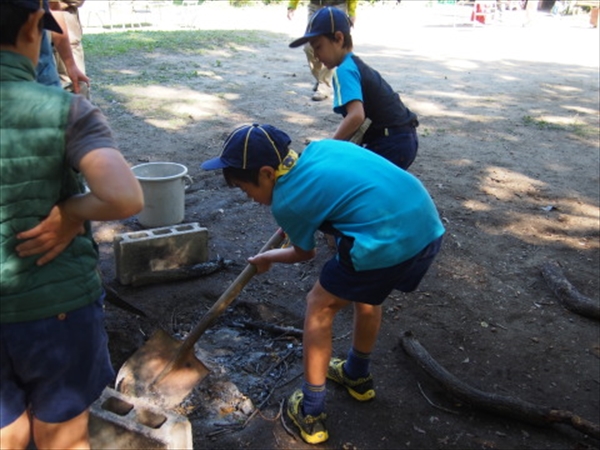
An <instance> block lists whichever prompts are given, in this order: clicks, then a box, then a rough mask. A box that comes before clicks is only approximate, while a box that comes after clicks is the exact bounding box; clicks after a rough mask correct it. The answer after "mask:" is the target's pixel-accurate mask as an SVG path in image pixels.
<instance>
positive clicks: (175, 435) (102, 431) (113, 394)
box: [89, 387, 193, 450]
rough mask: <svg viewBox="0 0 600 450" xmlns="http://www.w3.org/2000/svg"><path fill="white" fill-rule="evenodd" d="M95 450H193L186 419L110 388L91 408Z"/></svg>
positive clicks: (190, 433)
mask: <svg viewBox="0 0 600 450" xmlns="http://www.w3.org/2000/svg"><path fill="white" fill-rule="evenodd" d="M89 433H90V443H91V447H92V449H94V450H96V449H110V450H114V449H117V448H118V449H121V450H127V449H136V450H137V449H142V448H143V449H154V448H156V449H193V440H192V425H191V424H190V421H189V420H188V419H187V417H184V416H181V415H179V414H175V413H174V412H172V411H166V410H163V409H161V408H158V407H157V406H154V405H152V404H150V403H149V402H148V401H147V400H142V399H138V398H132V397H129V396H126V395H124V394H122V393H120V392H118V391H115V390H114V389H111V388H109V387H107V388H105V389H104V392H102V395H101V396H100V398H99V399H98V400H96V401H95V402H94V403H93V404H92V407H91V409H90V421H89Z"/></svg>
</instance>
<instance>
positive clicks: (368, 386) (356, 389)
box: [327, 358, 375, 402]
mask: <svg viewBox="0 0 600 450" xmlns="http://www.w3.org/2000/svg"><path fill="white" fill-rule="evenodd" d="M345 362H346V360H345V359H340V358H331V361H329V367H328V368H327V378H329V379H330V380H332V381H335V382H336V383H338V384H341V385H342V386H344V387H345V388H346V389H347V390H348V392H349V393H350V395H351V396H352V397H354V398H355V399H356V400H358V401H359V402H366V401H368V400H372V399H374V398H375V389H373V375H371V374H369V376H368V377H365V378H359V379H358V380H353V379H351V378H348V376H347V375H346V373H345V372H344V363H345Z"/></svg>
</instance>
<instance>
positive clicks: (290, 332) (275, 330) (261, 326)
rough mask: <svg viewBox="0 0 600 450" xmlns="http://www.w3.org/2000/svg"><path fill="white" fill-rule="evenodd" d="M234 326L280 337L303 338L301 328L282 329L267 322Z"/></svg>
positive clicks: (237, 323) (249, 322)
mask: <svg viewBox="0 0 600 450" xmlns="http://www.w3.org/2000/svg"><path fill="white" fill-rule="evenodd" d="M233 325H234V326H238V327H241V328H246V329H248V330H264V331H267V332H269V333H272V334H278V335H286V336H294V337H300V338H301V337H302V334H303V331H302V330H300V329H299V328H294V327H282V326H280V325H275V324H272V323H267V322H253V321H242V322H234V323H233Z"/></svg>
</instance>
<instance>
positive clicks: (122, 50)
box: [83, 30, 269, 59]
mask: <svg viewBox="0 0 600 450" xmlns="http://www.w3.org/2000/svg"><path fill="white" fill-rule="evenodd" d="M268 42H269V36H265V33H264V32H260V33H259V31H257V30H248V31H231V30H182V31H139V30H128V31H123V32H117V33H99V34H84V36H83V47H84V48H85V56H86V58H90V59H97V58H111V57H116V56H123V55H127V54H129V53H151V52H156V51H160V52H168V53H180V54H202V52H203V51H205V50H215V49H232V48H234V47H239V46H247V45H264V44H266V43H268Z"/></svg>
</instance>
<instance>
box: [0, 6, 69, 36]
mask: <svg viewBox="0 0 600 450" xmlns="http://www.w3.org/2000/svg"><path fill="white" fill-rule="evenodd" d="M1 1H2V3H10V4H12V5H14V6H17V7H19V8H23V9H27V10H29V11H39V10H40V9H43V10H44V28H45V29H46V30H50V31H54V32H56V33H60V34H62V32H63V31H62V28H61V27H60V25H59V24H58V22H57V21H56V19H55V18H54V17H53V16H52V13H51V12H50V7H49V6H48V0H1Z"/></svg>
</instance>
